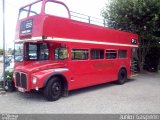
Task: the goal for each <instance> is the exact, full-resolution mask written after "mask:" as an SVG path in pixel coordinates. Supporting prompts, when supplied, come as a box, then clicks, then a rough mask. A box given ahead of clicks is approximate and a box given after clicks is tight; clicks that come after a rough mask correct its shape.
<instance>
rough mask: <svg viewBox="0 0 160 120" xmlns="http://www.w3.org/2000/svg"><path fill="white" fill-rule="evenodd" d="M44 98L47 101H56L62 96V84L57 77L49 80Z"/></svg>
mask: <svg viewBox="0 0 160 120" xmlns="http://www.w3.org/2000/svg"><path fill="white" fill-rule="evenodd" d="M44 96H45V97H46V99H47V100H48V101H56V100H58V99H59V98H61V96H62V83H61V80H60V79H59V78H57V77H54V78H52V79H50V80H49V82H48V84H47V86H46V87H45V89H44Z"/></svg>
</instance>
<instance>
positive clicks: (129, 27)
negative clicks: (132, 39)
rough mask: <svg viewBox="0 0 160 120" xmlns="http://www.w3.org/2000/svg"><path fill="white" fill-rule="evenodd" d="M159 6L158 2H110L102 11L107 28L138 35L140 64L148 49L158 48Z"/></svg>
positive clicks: (126, 0)
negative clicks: (106, 21)
mask: <svg viewBox="0 0 160 120" xmlns="http://www.w3.org/2000/svg"><path fill="white" fill-rule="evenodd" d="M159 6H160V0H110V2H109V4H108V5H106V7H105V8H104V9H103V11H102V16H103V17H104V18H106V19H107V20H108V27H111V28H114V29H120V30H124V31H129V32H134V33H137V34H139V42H140V49H139V53H140V55H139V56H141V58H140V61H141V63H144V59H145V56H146V55H147V54H148V52H149V50H150V47H152V48H153V47H154V48H158V47H159V48H160V44H159V42H160V7H159ZM157 52H158V51H157Z"/></svg>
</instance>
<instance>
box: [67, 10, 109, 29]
mask: <svg viewBox="0 0 160 120" xmlns="http://www.w3.org/2000/svg"><path fill="white" fill-rule="evenodd" d="M70 15H71V19H72V20H76V21H80V22H84V23H88V24H93V25H98V26H104V27H107V20H106V19H100V18H95V17H92V16H88V15H85V14H81V13H77V12H73V11H70Z"/></svg>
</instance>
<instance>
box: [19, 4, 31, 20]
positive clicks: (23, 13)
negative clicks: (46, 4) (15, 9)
mask: <svg viewBox="0 0 160 120" xmlns="http://www.w3.org/2000/svg"><path fill="white" fill-rule="evenodd" d="M28 12H29V6H28V7H25V8H22V9H20V11H19V19H23V18H26V17H27V15H28Z"/></svg>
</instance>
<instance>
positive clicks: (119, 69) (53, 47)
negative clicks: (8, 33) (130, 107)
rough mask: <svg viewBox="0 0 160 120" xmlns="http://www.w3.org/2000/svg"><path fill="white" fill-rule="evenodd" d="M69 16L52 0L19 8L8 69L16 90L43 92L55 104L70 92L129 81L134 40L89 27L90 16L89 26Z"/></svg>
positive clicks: (116, 33)
mask: <svg viewBox="0 0 160 120" xmlns="http://www.w3.org/2000/svg"><path fill="white" fill-rule="evenodd" d="M73 17H75V16H74V15H73V16H72V15H71V13H70V11H69V9H68V7H67V6H66V5H65V4H64V3H62V2H59V1H55V0H38V1H37V2H34V3H32V4H29V5H26V6H24V7H22V8H21V9H20V11H19V19H18V23H17V28H16V39H15V68H14V81H15V85H16V87H17V88H18V90H19V91H21V92H29V91H31V90H37V91H38V90H43V91H44V95H45V97H46V98H47V100H49V101H55V100H58V99H59V98H60V97H62V96H67V95H68V92H69V91H71V90H75V89H78V88H84V87H89V86H93V85H97V84H102V83H107V82H111V81H116V82H117V83H119V84H123V83H125V81H126V80H127V79H128V78H130V76H131V57H132V56H131V53H132V52H131V51H132V49H133V48H137V47H138V35H136V34H133V33H128V32H122V31H119V30H113V29H110V28H107V27H102V26H98V25H94V24H92V23H91V22H92V20H91V18H90V17H88V18H87V20H89V23H90V24H89V23H86V22H85V21H83V22H80V21H78V20H76V19H75V20H73V19H71V18H73ZM79 18H82V17H79ZM85 20H86V19H85ZM103 23H104V25H105V22H103Z"/></svg>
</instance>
